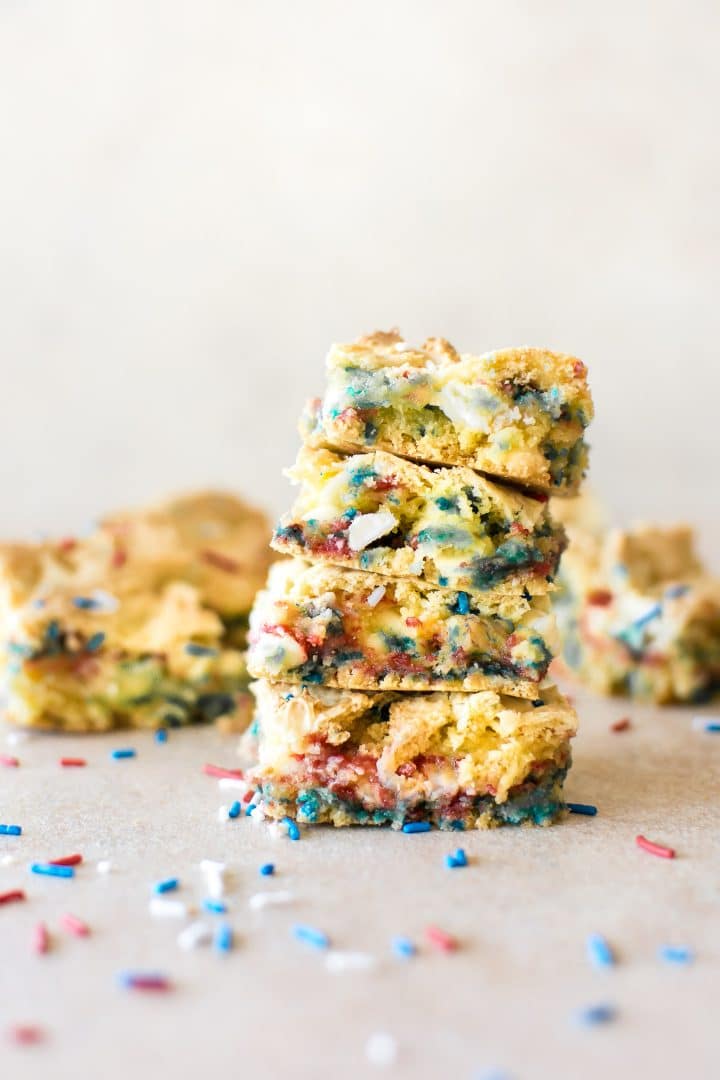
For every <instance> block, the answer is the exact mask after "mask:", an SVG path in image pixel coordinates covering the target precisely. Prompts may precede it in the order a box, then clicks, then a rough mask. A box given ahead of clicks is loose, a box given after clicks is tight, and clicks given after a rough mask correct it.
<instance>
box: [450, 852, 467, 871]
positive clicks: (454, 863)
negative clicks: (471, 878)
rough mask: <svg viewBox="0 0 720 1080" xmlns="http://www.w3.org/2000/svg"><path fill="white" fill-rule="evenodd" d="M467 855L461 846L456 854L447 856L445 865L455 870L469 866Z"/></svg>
mask: <svg viewBox="0 0 720 1080" xmlns="http://www.w3.org/2000/svg"><path fill="white" fill-rule="evenodd" d="M467 864H468V861H467V855H466V854H465V852H464V851H463V849H462V848H461V847H459V848H458V849H457V851H456V852H455V854H454V855H446V856H445V865H446V866H447V868H448V869H449V870H455V869H456V868H457V867H460V866H467Z"/></svg>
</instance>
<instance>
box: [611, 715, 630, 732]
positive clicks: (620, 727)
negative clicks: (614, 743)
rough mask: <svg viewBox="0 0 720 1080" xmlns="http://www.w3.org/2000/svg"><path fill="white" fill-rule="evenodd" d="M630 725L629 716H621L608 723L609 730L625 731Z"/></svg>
mask: <svg viewBox="0 0 720 1080" xmlns="http://www.w3.org/2000/svg"><path fill="white" fill-rule="evenodd" d="M629 727H630V717H629V716H623V718H622V719H621V720H616V721H615V723H614V724H611V725H610V730H611V731H627V730H628V728H629Z"/></svg>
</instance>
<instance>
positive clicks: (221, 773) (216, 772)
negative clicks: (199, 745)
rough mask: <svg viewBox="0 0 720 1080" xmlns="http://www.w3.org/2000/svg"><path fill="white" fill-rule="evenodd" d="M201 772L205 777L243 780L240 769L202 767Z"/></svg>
mask: <svg viewBox="0 0 720 1080" xmlns="http://www.w3.org/2000/svg"><path fill="white" fill-rule="evenodd" d="M202 771H203V772H204V773H205V775H206V776H215V777H217V778H218V779H222V778H223V777H226V778H232V777H234V778H235V779H239V780H242V778H243V771H242V769H223V768H222V767H221V766H220V765H203V767H202Z"/></svg>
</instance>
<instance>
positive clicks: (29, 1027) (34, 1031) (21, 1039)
mask: <svg viewBox="0 0 720 1080" xmlns="http://www.w3.org/2000/svg"><path fill="white" fill-rule="evenodd" d="M8 1038H9V1039H10V1041H11V1042H14V1043H16V1044H17V1045H18V1046H35V1045H37V1043H40V1042H42V1041H43V1039H44V1038H45V1034H44V1032H43V1030H42V1028H40V1027H37V1026H36V1025H35V1024H14V1025H13V1027H11V1028H10V1029H9V1031H8Z"/></svg>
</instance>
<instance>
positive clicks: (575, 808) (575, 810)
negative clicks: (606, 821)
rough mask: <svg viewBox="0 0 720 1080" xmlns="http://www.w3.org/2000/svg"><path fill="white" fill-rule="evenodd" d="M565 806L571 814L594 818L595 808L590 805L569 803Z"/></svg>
mask: <svg viewBox="0 0 720 1080" xmlns="http://www.w3.org/2000/svg"><path fill="white" fill-rule="evenodd" d="M566 806H567V808H568V810H569V811H570V813H571V814H584V815H585V816H586V817H595V815H596V814H597V806H592V805H591V804H590V803H582V802H569V803H566Z"/></svg>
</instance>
